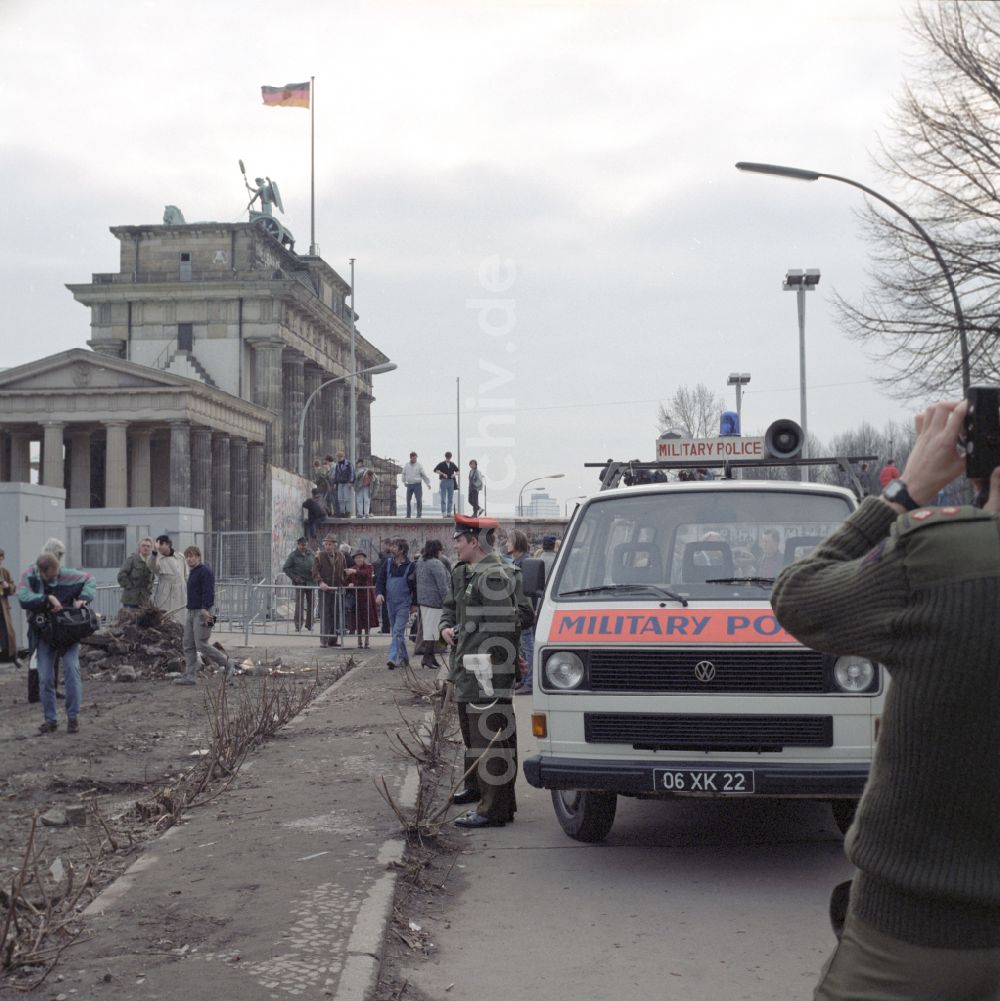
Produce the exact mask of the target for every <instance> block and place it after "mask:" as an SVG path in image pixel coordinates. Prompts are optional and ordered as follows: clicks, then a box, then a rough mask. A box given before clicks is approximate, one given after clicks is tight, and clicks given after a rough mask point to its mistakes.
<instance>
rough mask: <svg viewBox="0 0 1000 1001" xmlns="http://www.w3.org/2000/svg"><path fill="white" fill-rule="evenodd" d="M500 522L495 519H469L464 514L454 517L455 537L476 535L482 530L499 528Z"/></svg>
mask: <svg viewBox="0 0 1000 1001" xmlns="http://www.w3.org/2000/svg"><path fill="white" fill-rule="evenodd" d="M499 527H500V522H499V521H497V520H496V518H469V517H467V516H466V515H464V514H456V515H455V535H454V538H456V539H457V538H459V537H461V536H463V535H478V534H479V533H480V531H481V530H482V529H484V528H499Z"/></svg>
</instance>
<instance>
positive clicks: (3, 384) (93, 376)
mask: <svg viewBox="0 0 1000 1001" xmlns="http://www.w3.org/2000/svg"><path fill="white" fill-rule="evenodd" d="M190 381H191V380H189V379H184V378H181V377H179V376H176V375H172V374H170V373H167V372H161V371H158V370H156V369H151V368H148V367H147V366H145V365H136V364H134V363H133V362H129V361H124V360H123V359H121V358H112V357H110V356H108V355H103V354H98V353H97V352H94V351H86V350H84V349H83V348H73V349H71V350H69V351H62V352H60V353H59V354H55V355H48V356H47V357H45V358H39V359H38V360H37V361H33V362H29V363H28V364H26V365H18V366H17V367H16V368H9V369H7V370H6V371H3V372H0V392H9V393H10V392H30V393H38V392H42V393H44V392H51V393H60V394H62V393H66V392H67V391H68V392H74V391H75V392H84V391H86V390H128V389H166V388H170V389H178V388H182V387H186V386H188V385H190Z"/></svg>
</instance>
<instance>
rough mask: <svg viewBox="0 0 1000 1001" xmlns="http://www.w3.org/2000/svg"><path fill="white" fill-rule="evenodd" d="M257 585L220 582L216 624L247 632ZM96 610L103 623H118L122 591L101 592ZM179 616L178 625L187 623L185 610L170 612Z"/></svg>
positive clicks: (108, 587) (107, 587) (243, 580)
mask: <svg viewBox="0 0 1000 1001" xmlns="http://www.w3.org/2000/svg"><path fill="white" fill-rule="evenodd" d="M252 586H253V581H251V580H250V579H249V578H247V577H236V578H222V579H219V578H216V580H215V613H216V621H217V622H219V623H225V624H226V625H225V628H227V629H228V630H229V631H241V630H243V629H245V627H246V624H247V621H248V613H247V610H248V602H249V600H250V588H251V587H252ZM93 605H94V610H95V611H96V612H97V613H98V614H99V615H100V616H101V621H102V622H105V623H107V622H114V620H115V619H116V618H117V617H118V613H119V612H120V611H121V607H122V589H121V588H120V587H119V586H118V585H117V584H105V585H101V586H99V587H98V588H97V597H96V599H95V600H94V603H93ZM168 611H172V612H174V613H175V618H176V619H177V621H178V622H181V623H183V621H184V609H168Z"/></svg>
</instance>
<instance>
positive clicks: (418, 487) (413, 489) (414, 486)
mask: <svg viewBox="0 0 1000 1001" xmlns="http://www.w3.org/2000/svg"><path fill="white" fill-rule="evenodd" d="M414 497H416V498H417V517H418V518H419V517H421V515H422V514H423V510H424V485H423V484H422V483H407V484H406V517H407V518H409V517H410V503H411V501H412V499H413V498H414Z"/></svg>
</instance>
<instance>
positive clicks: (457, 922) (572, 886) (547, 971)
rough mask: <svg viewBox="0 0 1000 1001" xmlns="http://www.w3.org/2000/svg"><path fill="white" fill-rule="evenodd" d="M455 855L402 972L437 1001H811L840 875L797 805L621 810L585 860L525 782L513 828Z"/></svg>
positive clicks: (830, 845)
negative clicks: (422, 948)
mask: <svg viewBox="0 0 1000 1001" xmlns="http://www.w3.org/2000/svg"><path fill="white" fill-rule="evenodd" d="M518 709H519V710H521V711H520V713H519V727H518V731H519V732H518V739H519V741H522V743H521V745H520V746H521V747H522V748H524V749H525V751H526V753H534V742H533V741H532V739H531V737H530V733H529V729H528V723H529V714H528V711H527V710H528V706H527V705H525V704H524V700H518ZM466 842H467V848H468V853H467V854H466V855H465V856H463V858H462V859H461V862H462V863H463V864H464V865H465V866H466V868H465V869H464V870H458V869H456V870H455V874H454V875H453V876H452V881H451V884H450V888H451V890H452V893H451V894H449V895H444V896H443V898H442V901H441V910H440V912H439V915H438V917H437V919H436V920H432V921H431V922H430V926H429V927H428V931H430V932H432V935H433V941H434V942H435V945H436V946H437V951H436V954H435V955H433V957H432V958H431V959H421V958H416V957H413V958H412V959H411V960H410V961H409V963H408V965H407V966H406V967H404V968H403V969H402V970H401V971H400V977H401V978H406V977H408V978H409V979H410V982H411V983H412V984H413V986H414V987H416V988H417V989H418V991H419V992H421V993H422V994H423V995H426V997H428V998H433V999H435V1001H438V999H441V1001H443V999H445V998H452V997H454V998H462V999H467V1001H472V999H474V1001H509V999H510V998H544V999H545V1001H609V999H615V998H631V999H634V1001H647V999H654V998H655V999H661V998H676V999H683V1001H777V999H793V998H810V997H811V996H812V988H813V986H814V984H815V982H816V979H817V973H818V971H819V968H820V966H821V965H822V963H823V961H824V959H825V958H826V956H827V954H828V953H829V951H830V949H831V948H832V946H833V942H834V939H833V935H832V932H831V931H830V927H829V922H828V919H827V914H826V908H827V901H828V898H829V893H830V889H831V888H832V886H833V885H834V884H835V883H837V882H839V881H840V880H842V879H846V878H848V876H849V875H850V867H849V866H848V864H847V862H846V861H845V859H844V857H843V843H842V839H841V837H840V835H839V833H838V832H837V829H836V827H835V826H834V824H833V821H832V819H831V815H830V811H829V808H828V807H827V806H826V805H825V804H819V803H812V802H806V801H802V802H799V801H784V802H780V801H770V802H767V801H763V800H758V801H756V802H751V801H749V800H740V801H736V800H727V801H699V802H693V801H683V800H682V801H675V802H672V803H671V802H649V801H646V802H641V801H637V800H631V799H620V800H619V807H618V817H617V819H616V821H615V826H614V828H613V829H612V831H611V834H610V836H609V838H608V840H607V841H606V842H605V843H604V844H601V845H585V844H580V843H579V842H576V841H573V840H571V839H569V838H568V837H566V836H565V835H564V834H563V832H562V829H561V828H560V827H559V825H558V822H557V821H556V819H555V815H554V814H553V812H552V807H551V804H550V801H549V794H548V793H547V792H543V791H541V790H536V789H532V788H531V787H530V786H528V785H527V784H526V783H524V782H523V779H522V781H521V782H520V783H519V786H518V814H517V822H516V823H514V824H512V825H508V826H507V827H505V828H503V829H498V830H489V831H485V832H479V833H476V834H472V835H469V836H467V838H466ZM449 925H450V927H449ZM449 985H453V986H452V987H451V989H450V990H448V987H449Z"/></svg>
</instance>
